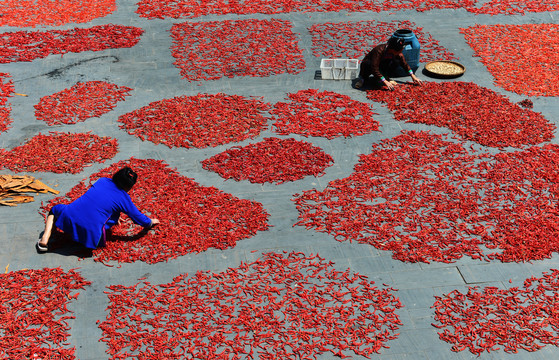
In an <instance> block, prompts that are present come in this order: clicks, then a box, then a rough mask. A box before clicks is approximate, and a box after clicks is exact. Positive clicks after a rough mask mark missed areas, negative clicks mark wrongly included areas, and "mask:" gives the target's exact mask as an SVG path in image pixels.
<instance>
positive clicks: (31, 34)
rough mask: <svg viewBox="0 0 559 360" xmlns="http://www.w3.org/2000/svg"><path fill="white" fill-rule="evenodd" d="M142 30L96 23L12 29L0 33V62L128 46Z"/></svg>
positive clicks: (29, 59) (31, 59)
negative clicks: (73, 27) (90, 24)
mask: <svg viewBox="0 0 559 360" xmlns="http://www.w3.org/2000/svg"><path fill="white" fill-rule="evenodd" d="M143 32H144V30H142V29H141V28H137V27H134V26H122V25H113V24H107V25H99V26H93V27H90V28H85V29H80V28H75V29H71V30H49V31H16V32H5V33H1V34H0V63H10V62H16V61H33V60H35V59H42V58H45V57H47V56H49V55H54V54H65V53H69V52H75V53H78V52H82V51H101V50H106V49H114V48H128V47H132V46H134V45H136V44H137V43H138V41H140V36H141V35H142V34H143Z"/></svg>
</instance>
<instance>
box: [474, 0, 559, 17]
mask: <svg viewBox="0 0 559 360" xmlns="http://www.w3.org/2000/svg"><path fill="white" fill-rule="evenodd" d="M466 10H468V11H470V12H473V13H476V14H490V15H497V14H507V15H515V14H522V15H524V14H525V13H526V12H544V11H557V10H559V3H558V2H557V1H555V0H489V1H484V2H483V3H482V5H481V6H479V7H468V8H467V9H466Z"/></svg>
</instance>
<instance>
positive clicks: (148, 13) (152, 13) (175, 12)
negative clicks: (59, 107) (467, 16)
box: [136, 0, 475, 19]
mask: <svg viewBox="0 0 559 360" xmlns="http://www.w3.org/2000/svg"><path fill="white" fill-rule="evenodd" d="M474 4H475V0H414V1H409V0H381V1H378V0H337V1H309V0H277V1H269V0H238V1H235V2H231V1H224V0H203V1H196V2H185V1H180V0H141V1H139V2H138V10H136V13H138V14H139V15H140V16H141V17H145V18H148V19H164V18H169V17H170V18H175V19H178V18H193V17H198V16H204V15H210V14H215V15H225V14H280V13H289V12H322V11H333V12H340V11H376V12H381V11H391V10H405V9H415V10H417V11H427V10H432V9H458V8H464V7H466V8H469V7H471V6H473V5H474Z"/></svg>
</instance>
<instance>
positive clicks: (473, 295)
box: [432, 269, 559, 356]
mask: <svg viewBox="0 0 559 360" xmlns="http://www.w3.org/2000/svg"><path fill="white" fill-rule="evenodd" d="M558 290H559V270H555V269H552V270H551V273H546V272H544V273H543V276H542V277H540V278H536V277H531V278H529V279H527V280H526V281H525V282H524V286H523V287H522V288H518V287H513V288H510V289H498V288H496V287H485V288H483V289H479V288H478V287H473V288H472V287H470V288H468V293H467V294H462V293H461V292H460V291H458V290H454V291H452V292H451V293H449V294H446V295H443V296H435V299H436V301H435V303H434V305H433V306H432V308H434V309H435V321H436V322H435V323H433V326H435V327H436V328H439V329H444V330H442V332H439V338H440V339H441V340H444V341H446V342H448V343H450V344H453V346H452V350H453V351H462V350H466V349H468V350H470V352H472V353H473V354H476V355H478V356H479V355H480V354H481V353H483V352H485V351H487V352H490V351H495V350H498V349H500V346H502V347H504V350H505V351H506V352H508V353H517V352H518V350H520V349H524V350H528V351H536V350H539V349H541V348H542V347H544V346H545V345H548V344H551V345H555V346H559V334H558V333H557V329H558V327H559V317H558V316H557V306H558V305H557V300H556V298H557V296H556V294H557V291H558Z"/></svg>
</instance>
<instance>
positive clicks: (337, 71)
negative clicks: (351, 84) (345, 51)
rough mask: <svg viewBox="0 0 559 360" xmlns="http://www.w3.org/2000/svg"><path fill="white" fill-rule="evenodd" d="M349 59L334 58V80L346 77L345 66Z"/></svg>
mask: <svg viewBox="0 0 559 360" xmlns="http://www.w3.org/2000/svg"><path fill="white" fill-rule="evenodd" d="M346 65H347V59H334V68H333V69H332V73H333V78H334V80H343V79H345V67H346Z"/></svg>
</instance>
